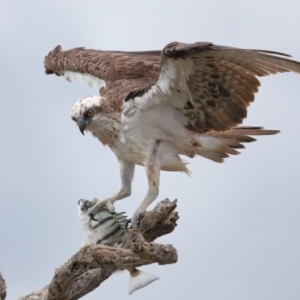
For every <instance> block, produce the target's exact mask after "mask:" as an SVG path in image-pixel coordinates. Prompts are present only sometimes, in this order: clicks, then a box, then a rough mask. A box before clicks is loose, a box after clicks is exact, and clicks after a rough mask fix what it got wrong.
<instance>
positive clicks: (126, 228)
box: [125, 219, 132, 231]
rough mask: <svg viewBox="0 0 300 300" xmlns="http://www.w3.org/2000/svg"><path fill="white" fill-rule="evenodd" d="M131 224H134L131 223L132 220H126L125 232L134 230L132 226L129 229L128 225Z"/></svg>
mask: <svg viewBox="0 0 300 300" xmlns="http://www.w3.org/2000/svg"><path fill="white" fill-rule="evenodd" d="M129 224H132V223H131V219H128V220H126V223H125V230H126V231H127V230H128V229H131V228H132V225H131V226H130V227H129V228H128V225H129Z"/></svg>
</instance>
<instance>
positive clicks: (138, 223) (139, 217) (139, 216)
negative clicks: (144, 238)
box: [136, 212, 143, 226]
mask: <svg viewBox="0 0 300 300" xmlns="http://www.w3.org/2000/svg"><path fill="white" fill-rule="evenodd" d="M142 218H143V214H142V213H141V212H140V213H138V215H137V219H136V225H137V226H140V224H141V219H142Z"/></svg>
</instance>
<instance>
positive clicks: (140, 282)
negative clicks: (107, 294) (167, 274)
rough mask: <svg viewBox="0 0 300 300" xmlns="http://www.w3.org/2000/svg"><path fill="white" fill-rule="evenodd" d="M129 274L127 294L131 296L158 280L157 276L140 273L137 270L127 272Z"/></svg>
mask: <svg viewBox="0 0 300 300" xmlns="http://www.w3.org/2000/svg"><path fill="white" fill-rule="evenodd" d="M128 271H129V272H130V276H129V284H128V293H129V294H130V295H131V294H132V293H133V292H135V291H136V290H138V289H141V288H143V287H145V286H147V285H148V284H150V283H151V282H153V281H155V280H157V279H159V278H158V277H157V276H155V275H152V274H149V273H146V272H143V271H140V270H138V269H135V268H134V269H133V270H128Z"/></svg>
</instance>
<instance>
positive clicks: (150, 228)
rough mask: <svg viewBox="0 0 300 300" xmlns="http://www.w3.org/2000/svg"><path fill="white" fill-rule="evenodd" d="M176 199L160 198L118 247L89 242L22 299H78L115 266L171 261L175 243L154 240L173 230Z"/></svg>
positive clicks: (127, 266)
mask: <svg viewBox="0 0 300 300" xmlns="http://www.w3.org/2000/svg"><path fill="white" fill-rule="evenodd" d="M176 206H177V204H176V200H175V201H173V202H170V201H169V200H168V199H166V200H163V201H161V202H159V203H158V204H157V205H156V207H155V208H154V209H153V210H152V211H149V212H146V213H145V215H144V217H143V219H142V220H141V224H140V226H139V228H137V229H130V230H128V231H127V234H126V236H125V238H124V239H123V241H122V244H121V245H120V246H118V247H109V246H104V245H89V246H86V247H83V248H81V249H80V250H79V251H78V252H77V253H76V254H75V255H73V256H72V257H71V258H70V259H69V260H68V261H67V262H65V263H64V264H63V265H62V266H61V267H60V268H58V269H56V271H55V274H54V277H53V278H52V281H51V283H50V284H49V286H46V287H44V288H43V289H42V290H40V291H37V292H34V293H32V294H30V295H27V296H24V297H21V298H19V300H54V299H56V300H58V299H60V300H75V299H79V298H81V297H82V296H84V295H86V294H87V293H89V292H91V291H92V290H94V289H95V288H97V287H98V286H99V285H100V284H101V283H102V282H103V281H104V280H106V279H107V278H109V276H110V275H111V274H112V273H113V272H115V271H116V270H123V269H127V268H130V267H139V266H142V265H148V264H152V263H158V264H159V265H164V264H172V263H175V262H176V261H177V252H176V249H175V248H174V247H173V246H172V245H163V244H156V243H152V241H154V240H155V239H156V238H158V237H160V236H162V235H164V234H168V233H170V232H172V231H173V230H174V229H175V227H176V226H177V224H176V221H177V220H178V218H179V216H178V213H177V212H174V210H175V209H176Z"/></svg>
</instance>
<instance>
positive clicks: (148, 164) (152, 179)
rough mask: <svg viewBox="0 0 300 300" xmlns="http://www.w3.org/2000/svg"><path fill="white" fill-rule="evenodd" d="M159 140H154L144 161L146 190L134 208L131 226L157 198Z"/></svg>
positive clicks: (136, 222)
mask: <svg viewBox="0 0 300 300" xmlns="http://www.w3.org/2000/svg"><path fill="white" fill-rule="evenodd" d="M160 143H161V142H160V140H156V141H155V144H154V146H153V148H152V149H151V152H150V153H149V155H148V157H147V158H146V160H145V162H144V167H145V169H146V174H147V179H148V192H147V194H146V197H145V198H144V200H143V201H142V203H141V204H140V205H139V206H138V208H137V209H136V210H135V212H134V214H133V216H132V218H131V224H132V226H133V227H136V226H137V225H138V222H139V219H140V218H141V217H142V216H143V214H144V212H145V211H146V209H147V207H148V206H149V205H150V204H151V203H152V202H153V201H154V200H155V199H156V198H157V196H158V193H159V175H160V167H161V166H160V160H159V155H158V150H159V145H160Z"/></svg>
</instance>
